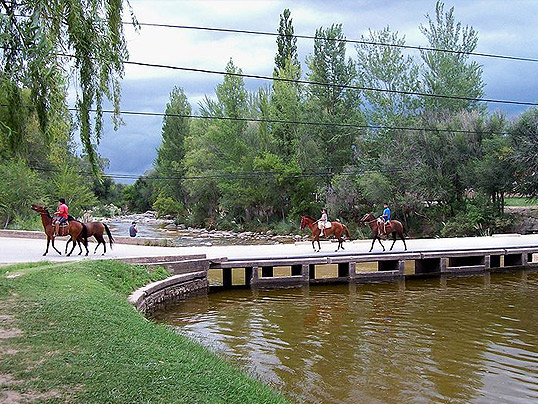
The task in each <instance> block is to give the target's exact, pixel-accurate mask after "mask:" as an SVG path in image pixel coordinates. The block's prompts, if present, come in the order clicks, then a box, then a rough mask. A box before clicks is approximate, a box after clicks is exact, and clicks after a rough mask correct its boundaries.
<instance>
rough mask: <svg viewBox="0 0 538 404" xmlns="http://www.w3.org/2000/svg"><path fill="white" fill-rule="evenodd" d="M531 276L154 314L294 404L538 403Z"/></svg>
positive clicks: (536, 293) (289, 294) (223, 297)
mask: <svg viewBox="0 0 538 404" xmlns="http://www.w3.org/2000/svg"><path fill="white" fill-rule="evenodd" d="M537 298H538V274H537V273H533V272H519V273H515V274H494V275H489V274H486V275H484V276H473V277H468V278H453V279H450V278H442V279H439V278H438V279H429V280H414V281H406V282H405V283H404V282H400V283H393V284H374V285H337V286H316V287H312V286H311V287H305V288H300V289H288V290H273V291H261V290H259V291H250V290H235V291H227V292H222V293H215V294H210V295H209V296H205V297H200V298H195V299H192V300H188V301H186V302H182V303H181V304H179V305H177V306H174V307H170V308H169V309H168V310H166V311H162V312H159V313H157V314H156V316H155V318H156V320H157V321H161V322H166V323H171V324H174V325H176V326H177V327H178V329H179V330H180V332H182V333H184V334H186V335H188V336H189V337H192V338H194V339H196V340H198V341H200V342H201V343H203V344H205V345H207V346H208V347H210V348H211V349H212V350H214V351H216V352H219V353H221V354H223V355H225V356H226V357H229V358H231V359H232V361H234V362H236V363H237V364H238V365H239V366H241V367H242V368H244V369H246V371H247V372H249V373H251V374H253V375H255V376H256V377H258V378H259V379H261V380H263V381H264V382H266V383H268V384H270V385H272V386H274V387H276V388H278V389H281V390H282V391H283V392H284V394H285V395H287V396H288V397H290V398H291V399H294V400H296V401H299V402H305V403H343V404H344V403H346V404H348V403H362V402H364V403H402V402H413V403H437V402H451V403H491V402H503V403H531V402H536V401H537V400H538V339H537V335H538V326H537V325H536V323H537V320H538V307H537V306H536V304H535V303H534V302H536V300H537Z"/></svg>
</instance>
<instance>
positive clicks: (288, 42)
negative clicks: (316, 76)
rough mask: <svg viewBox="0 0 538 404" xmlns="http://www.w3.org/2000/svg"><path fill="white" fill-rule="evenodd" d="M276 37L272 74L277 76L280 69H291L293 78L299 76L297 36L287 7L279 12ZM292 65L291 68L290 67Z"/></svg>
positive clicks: (296, 78) (295, 78) (297, 78)
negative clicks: (275, 52)
mask: <svg viewBox="0 0 538 404" xmlns="http://www.w3.org/2000/svg"><path fill="white" fill-rule="evenodd" d="M278 34H279V35H278V37H277V39H276V44H277V54H276V56H275V70H274V73H273V75H275V76H278V75H279V72H280V71H281V70H290V71H293V76H292V77H291V78H292V79H294V80H299V78H301V64H300V63H299V56H298V53H297V37H295V34H294V29H293V20H292V18H291V13H290V10H289V9H287V8H286V9H284V12H283V13H282V14H280V24H279V26H278ZM291 66H294V68H293V69H290V67H291Z"/></svg>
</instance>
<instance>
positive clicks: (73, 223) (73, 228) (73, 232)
mask: <svg viewBox="0 0 538 404" xmlns="http://www.w3.org/2000/svg"><path fill="white" fill-rule="evenodd" d="M30 208H31V209H32V210H35V211H36V212H37V213H39V214H40V215H41V223H42V224H43V230H44V231H45V234H46V235H47V249H46V250H45V253H44V254H43V255H47V253H48V252H49V244H50V242H51V241H52V248H54V249H55V250H56V252H57V253H58V254H60V255H62V253H61V252H60V251H58V249H57V248H56V247H55V246H54V237H55V235H54V230H55V226H54V223H53V218H52V216H51V215H50V213H49V211H48V209H47V208H46V207H44V206H40V205H36V204H32V206H31V207H30ZM83 230H84V225H83V224H82V223H81V222H79V221H78V220H70V221H69V230H68V233H67V234H68V235H69V236H71V240H76V239H78V237H79V236H80V235H81V234H82V232H83ZM67 234H66V235H67ZM68 243H69V241H68ZM74 249H75V243H73V248H72V249H71V251H70V252H69V254H67V256H70V255H71V253H72V252H73V250H74ZM81 251H82V250H81ZM65 252H66V253H67V248H66V249H65Z"/></svg>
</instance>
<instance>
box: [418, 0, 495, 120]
mask: <svg viewBox="0 0 538 404" xmlns="http://www.w3.org/2000/svg"><path fill="white" fill-rule="evenodd" d="M426 19H427V20H428V24H427V25H420V27H419V28H420V31H421V32H422V33H423V34H424V36H426V38H427V39H428V42H429V45H430V47H431V48H434V49H442V50H445V51H446V52H440V51H436V50H423V51H421V56H422V60H423V61H424V64H425V65H424V69H423V74H422V76H423V86H424V90H423V91H424V92H425V93H428V94H432V95H449V96H455V97H462V98H466V99H453V98H437V97H424V103H425V107H426V111H440V110H448V111H458V110H461V109H467V110H473V109H481V107H480V104H479V103H478V101H476V100H474V99H476V98H480V97H482V96H483V95H484V86H485V84H484V82H483V81H482V67H481V66H480V65H479V64H478V63H477V62H475V61H470V60H469V53H470V52H473V51H474V50H475V49H476V46H477V44H478V34H477V32H476V31H475V30H474V29H473V28H472V27H469V26H465V27H463V26H462V24H461V22H456V19H455V16H454V7H452V8H450V10H448V11H447V12H445V10H444V4H443V3H442V2H441V1H438V2H437V3H436V6H435V17H433V18H432V17H431V16H430V15H428V14H427V15H426ZM483 109H484V108H482V110H483Z"/></svg>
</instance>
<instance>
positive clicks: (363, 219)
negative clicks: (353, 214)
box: [359, 213, 375, 223]
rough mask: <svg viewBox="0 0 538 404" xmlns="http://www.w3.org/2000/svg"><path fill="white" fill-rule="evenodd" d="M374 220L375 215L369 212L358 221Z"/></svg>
mask: <svg viewBox="0 0 538 404" xmlns="http://www.w3.org/2000/svg"><path fill="white" fill-rule="evenodd" d="M373 220H375V217H374V215H372V214H371V213H366V214H365V215H364V216H363V217H362V219H361V220H359V222H360V223H368V222H371V221H373Z"/></svg>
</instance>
